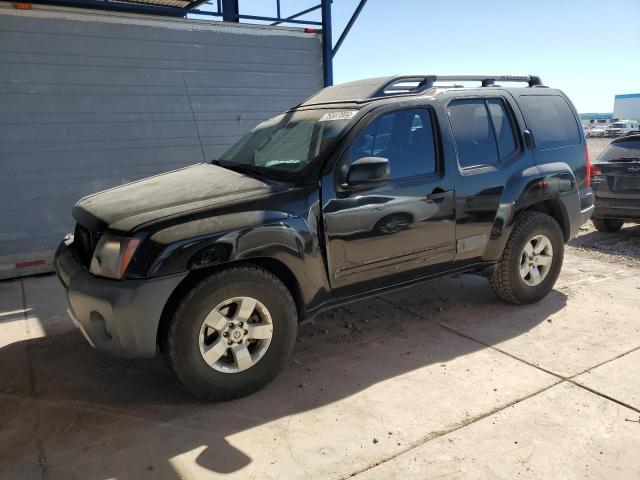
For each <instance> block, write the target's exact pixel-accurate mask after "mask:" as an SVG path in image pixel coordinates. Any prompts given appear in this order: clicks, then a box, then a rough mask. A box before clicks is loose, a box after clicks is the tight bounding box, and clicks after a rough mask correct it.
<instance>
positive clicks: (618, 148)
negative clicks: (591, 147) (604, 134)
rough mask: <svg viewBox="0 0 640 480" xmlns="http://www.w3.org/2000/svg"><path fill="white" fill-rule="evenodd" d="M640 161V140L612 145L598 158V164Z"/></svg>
mask: <svg viewBox="0 0 640 480" xmlns="http://www.w3.org/2000/svg"><path fill="white" fill-rule="evenodd" d="M615 161H640V140H626V141H624V142H616V143H612V144H610V145H609V146H608V147H607V148H605V149H604V151H603V152H602V153H601V154H600V156H599V157H598V162H615Z"/></svg>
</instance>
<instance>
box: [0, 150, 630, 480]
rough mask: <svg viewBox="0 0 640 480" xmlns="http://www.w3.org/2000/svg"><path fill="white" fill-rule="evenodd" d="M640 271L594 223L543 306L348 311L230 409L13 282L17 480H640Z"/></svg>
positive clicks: (3, 300)
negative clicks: (102, 340) (91, 333)
mask: <svg viewBox="0 0 640 480" xmlns="http://www.w3.org/2000/svg"><path fill="white" fill-rule="evenodd" d="M593 150H595V148H594V149H593ZM593 150H592V152H593ZM639 270H640V226H638V225H635V226H634V225H627V226H626V227H625V228H624V229H623V230H622V231H621V232H620V233H617V234H603V233H600V232H597V231H595V230H594V229H593V228H592V226H591V225H590V224H588V225H586V226H585V227H583V229H582V231H581V232H580V235H579V236H578V238H576V239H575V240H573V241H572V242H571V243H570V244H569V245H568V246H567V249H566V257H565V263H564V266H563V270H562V274H561V276H560V279H559V281H558V283H557V284H556V287H555V289H554V291H553V292H552V293H551V294H550V295H549V296H548V297H547V298H545V299H544V300H543V301H541V302H540V303H538V304H536V305H529V306H522V307H516V306H511V305H506V304H504V303H502V302H501V301H499V300H498V299H497V298H496V297H495V295H494V294H493V292H492V291H491V289H490V288H489V286H488V284H487V282H486V281H485V279H483V278H480V277H477V276H471V275H461V276H458V277H455V278H448V279H443V280H440V281H438V282H437V283H432V284H427V285H423V286H419V287H415V288H411V289H407V290H403V291H400V292H397V293H394V294H390V295H384V296H381V297H379V298H376V299H373V300H369V301H366V302H361V303H357V304H353V305H351V306H349V307H344V308H340V309H337V310H335V311H332V312H329V313H327V314H326V315H324V316H322V317H320V318H318V319H317V320H316V321H315V322H312V323H307V324H304V325H302V326H301V329H300V336H299V341H298V343H297V347H296V350H295V353H294V356H293V359H292V360H291V362H290V365H289V366H288V368H287V369H286V370H285V371H284V372H283V373H282V374H281V375H280V376H279V377H278V378H277V379H276V380H275V381H274V382H273V383H272V384H271V385H269V386H268V387H267V388H265V389H264V390H262V391H260V392H258V393H256V394H254V395H252V396H250V397H248V398H245V399H241V400H237V401H234V402H228V403H220V404H207V403H204V402H200V401H197V400H194V399H193V398H191V397H189V396H188V395H186V394H185V393H183V392H182V391H181V390H180V389H179V388H178V387H177V386H176V384H175V383H174V381H173V380H172V379H171V377H170V375H169V374H168V373H167V371H166V369H165V368H164V366H163V364H162V362H161V361H160V360H159V359H153V360H141V361H138V360H136V361H127V360H118V359H113V358H109V357H106V356H104V355H101V354H99V353H98V352H96V351H94V350H93V349H92V348H91V347H90V346H89V345H88V344H87V343H86V341H85V340H84V338H83V337H82V335H81V334H80V333H79V332H78V331H77V330H76V329H75V328H74V327H73V325H72V324H71V322H70V321H69V319H68V317H67V315H66V306H65V303H64V297H63V292H62V289H61V287H60V286H59V284H58V282H57V279H56V278H55V277H54V276H51V275H49V276H41V277H32V278H25V279H21V280H16V281H7V282H0V365H1V366H2V374H1V375H0V478H1V479H18V478H19V479H45V480H49V479H51V480H53V479H65V480H69V479H83V480H85V479H107V478H115V479H165V478H166V479H178V478H184V479H218V478H238V479H260V480H263V479H276V478H277V479H285V478H287V479H288V478H293V479H316V478H318V479H343V478H350V477H355V478H358V479H384V480H387V479H393V478H396V479H406V478H415V479H427V478H429V479H430V478H455V479H462V478H473V479H478V478H486V479H489V478H492V479H493V478H504V479H512V478H516V477H517V478H531V479H540V478H575V479H582V478H605V477H606V478H610V479H637V478H640V455H638V451H640V393H639V392H640V376H638V374H637V372H638V371H639V369H640V275H639Z"/></svg>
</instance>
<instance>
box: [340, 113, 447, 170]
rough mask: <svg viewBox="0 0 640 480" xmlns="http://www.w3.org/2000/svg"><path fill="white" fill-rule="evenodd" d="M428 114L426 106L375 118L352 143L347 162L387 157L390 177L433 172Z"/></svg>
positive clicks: (430, 125) (433, 152) (432, 133)
mask: <svg viewBox="0 0 640 480" xmlns="http://www.w3.org/2000/svg"><path fill="white" fill-rule="evenodd" d="M434 138H435V137H434V130H433V125H432V122H431V115H430V112H429V110H428V109H426V108H412V109H407V110H397V111H394V112H390V113H386V114H384V115H381V116H379V117H377V118H376V119H375V120H374V121H372V122H371V123H370V124H369V125H367V127H366V128H365V129H364V130H363V131H361V132H360V134H359V135H358V136H357V137H356V139H355V140H354V141H353V143H352V144H351V148H350V151H349V153H350V163H353V162H355V161H356V160H358V159H359V158H362V157H383V158H386V159H388V160H389V165H390V167H391V178H392V179H398V178H406V177H414V176H418V175H429V174H433V173H435V172H436V148H435V139H434Z"/></svg>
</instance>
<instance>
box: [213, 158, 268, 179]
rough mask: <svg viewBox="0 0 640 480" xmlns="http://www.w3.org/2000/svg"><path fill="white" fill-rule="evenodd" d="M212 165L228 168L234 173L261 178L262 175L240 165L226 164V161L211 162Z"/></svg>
mask: <svg viewBox="0 0 640 480" xmlns="http://www.w3.org/2000/svg"><path fill="white" fill-rule="evenodd" d="M211 164H212V165H217V166H219V167H222V168H226V169H227V170H232V171H234V172H238V173H243V174H245V175H250V176H253V177H260V173H258V172H257V171H256V170H254V169H253V168H251V167H249V166H247V165H242V164H240V163H233V162H225V161H224V160H211Z"/></svg>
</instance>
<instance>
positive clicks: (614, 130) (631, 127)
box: [606, 120, 638, 138]
mask: <svg viewBox="0 0 640 480" xmlns="http://www.w3.org/2000/svg"><path fill="white" fill-rule="evenodd" d="M637 131H638V122H636V121H635V120H619V121H617V122H613V123H612V124H610V125H609V126H608V127H607V129H606V136H607V137H613V138H616V137H624V136H627V135H629V134H632V133H634V132H637Z"/></svg>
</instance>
